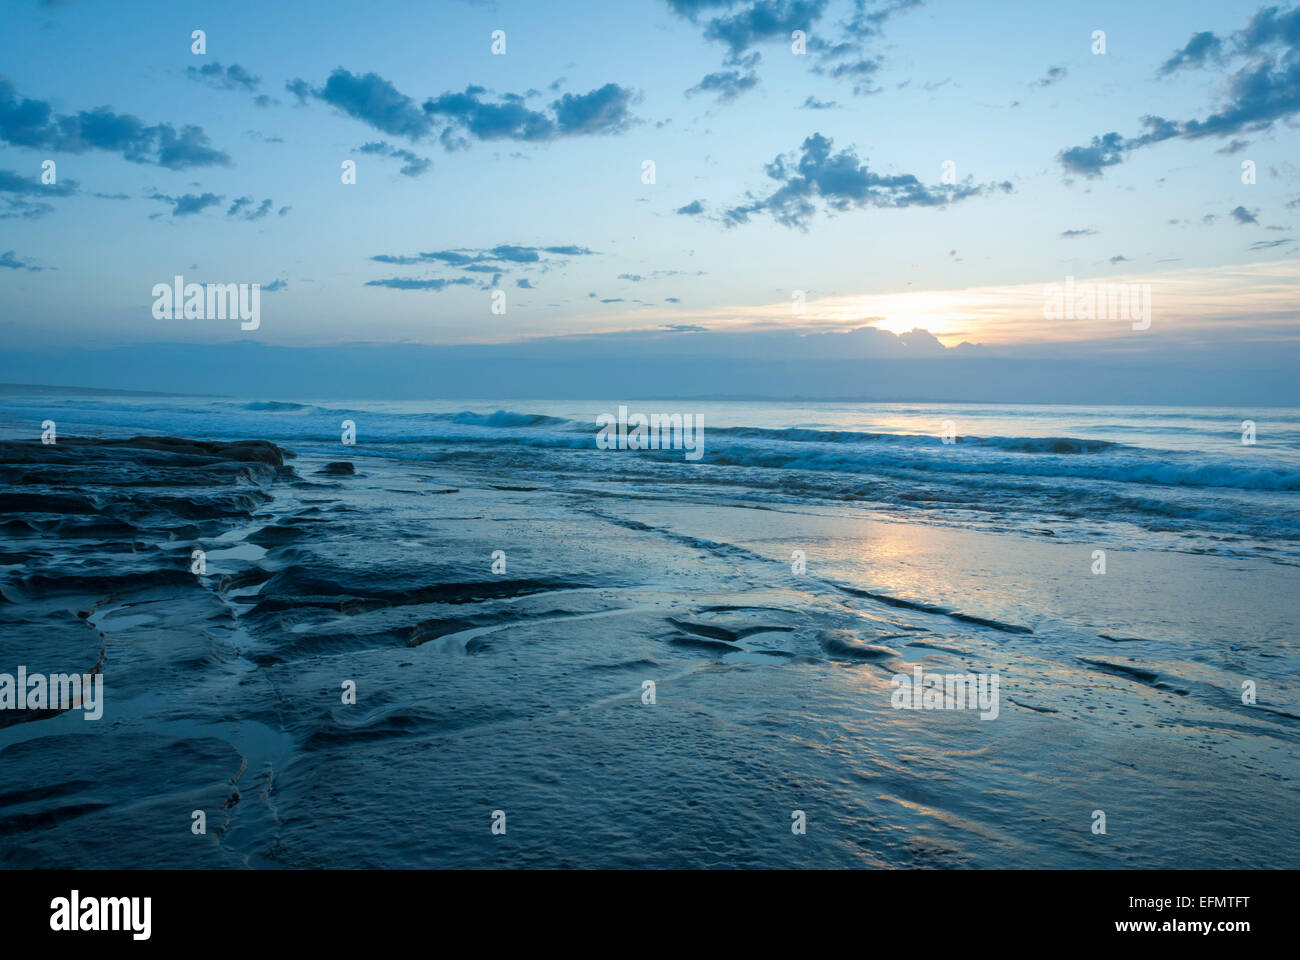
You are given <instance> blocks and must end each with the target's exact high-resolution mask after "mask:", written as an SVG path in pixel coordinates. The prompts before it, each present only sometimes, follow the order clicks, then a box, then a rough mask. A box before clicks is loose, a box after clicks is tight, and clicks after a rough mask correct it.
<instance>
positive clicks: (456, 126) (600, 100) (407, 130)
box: [285, 67, 634, 176]
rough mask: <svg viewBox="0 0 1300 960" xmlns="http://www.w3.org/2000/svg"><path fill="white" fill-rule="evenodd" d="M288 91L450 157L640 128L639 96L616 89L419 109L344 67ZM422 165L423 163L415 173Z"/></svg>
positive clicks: (371, 77)
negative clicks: (501, 144) (500, 143)
mask: <svg viewBox="0 0 1300 960" xmlns="http://www.w3.org/2000/svg"><path fill="white" fill-rule="evenodd" d="M285 89H287V90H288V91H289V92H290V93H292V94H293V95H294V96H295V97H297V98H298V102H299V103H305V102H306V101H307V99H308V98H309V97H313V98H316V99H319V100H323V101H325V102H326V103H329V104H331V105H332V106H334V107H336V108H338V109H339V110H341V111H343V112H344V113H346V114H347V115H348V116H350V117H353V118H355V119H357V120H360V121H361V122H363V123H365V124H368V125H369V126H371V127H374V128H375V129H376V130H380V131H382V132H384V133H388V134H391V135H393V136H399V137H405V138H406V139H408V140H410V141H412V142H415V141H417V140H421V139H423V138H424V137H431V136H437V137H438V139H439V141H440V142H441V143H442V146H443V147H444V148H445V149H447V150H456V149H459V148H462V147H466V146H468V145H469V144H470V142H471V141H474V140H480V141H483V140H518V141H523V142H545V141H549V140H556V139H559V138H561V137H570V136H584V135H595V134H615V133H622V132H623V131H624V130H626V129H627V128H628V127H629V126H631V124H632V123H633V122H634V119H633V117H632V115H631V113H630V110H629V107H630V106H631V103H632V101H633V93H632V91H631V90H628V89H626V88H624V87H621V86H619V85H618V84H617V83H607V84H605V85H604V86H603V87H598V88H596V89H595V90H592V91H590V92H588V93H583V94H573V93H566V94H564V95H563V96H561V97H560V98H559V99H557V100H553V101H551V103H550V104H549V106H548V107H547V108H546V109H542V110H536V109H533V108H532V107H529V106H528V105H527V101H528V98H529V97H532V96H536V95H537V91H535V90H530V91H528V93H526V94H517V93H505V94H502V95H500V96H499V97H494V96H490V95H489V91H488V90H487V88H486V87H481V86H474V85H471V86H467V87H466V88H465V89H464V91H462V92H460V93H456V92H447V93H443V94H441V95H439V96H436V97H429V98H428V99H426V100H425V101H424V103H422V104H417V103H416V101H415V100H414V99H413V98H411V97H409V96H407V95H406V94H404V93H402V92H401V91H400V90H398V89H397V88H396V87H395V86H393V84H392V83H390V82H389V81H387V80H385V79H384V78H383V77H381V76H379V75H378V74H377V73H367V74H365V75H357V74H353V73H351V72H350V71H348V70H345V69H344V68H342V67H339V68H337V69H336V70H335V71H334V72H333V73H331V74H330V76H329V79H327V80H326V81H325V85H324V86H323V87H312V86H311V85H309V84H308V83H307V82H306V81H305V80H291V81H290V82H289V83H287V84H286V85H285ZM412 156H413V155H412ZM420 162H421V161H419V159H418V158H417V160H416V161H415V163H414V166H418V165H419V163H420ZM411 166H412V164H411V162H410V161H408V167H411ZM414 175H415V174H408V176H414Z"/></svg>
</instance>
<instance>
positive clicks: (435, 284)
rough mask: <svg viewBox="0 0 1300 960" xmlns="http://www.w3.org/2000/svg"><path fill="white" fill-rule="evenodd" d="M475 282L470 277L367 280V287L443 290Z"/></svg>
mask: <svg viewBox="0 0 1300 960" xmlns="http://www.w3.org/2000/svg"><path fill="white" fill-rule="evenodd" d="M475 282H476V281H474V280H473V279H471V278H470V277H455V278H453V279H450V280H447V279H443V278H441V277H435V278H434V279H432V280H412V279H410V278H407V277H391V278H389V279H387V280H367V281H366V286H367V287H387V288H388V289H390V290H435V291H436V290H443V289H445V288H447V287H455V286H465V285H468V284H473V283H475Z"/></svg>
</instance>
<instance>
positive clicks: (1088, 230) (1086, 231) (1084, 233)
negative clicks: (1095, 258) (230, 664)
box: [1061, 227, 1097, 240]
mask: <svg viewBox="0 0 1300 960" xmlns="http://www.w3.org/2000/svg"><path fill="white" fill-rule="evenodd" d="M1096 232H1097V231H1096V230H1094V229H1092V227H1084V228H1082V229H1080V230H1062V231H1061V239H1062V240H1075V239H1077V238H1079V237H1091V236H1093V235H1094V234H1095V233H1096Z"/></svg>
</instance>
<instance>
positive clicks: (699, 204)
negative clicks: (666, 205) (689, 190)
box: [674, 200, 704, 217]
mask: <svg viewBox="0 0 1300 960" xmlns="http://www.w3.org/2000/svg"><path fill="white" fill-rule="evenodd" d="M703 212H704V201H703V200H692V201H691V202H690V203H688V204H686V206H684V207H678V208H677V209H676V210H675V211H674V213H680V214H682V215H684V216H687V217H695V216H699V215H700V214H702V213H703Z"/></svg>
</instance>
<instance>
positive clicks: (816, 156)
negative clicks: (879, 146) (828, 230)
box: [722, 133, 1011, 230]
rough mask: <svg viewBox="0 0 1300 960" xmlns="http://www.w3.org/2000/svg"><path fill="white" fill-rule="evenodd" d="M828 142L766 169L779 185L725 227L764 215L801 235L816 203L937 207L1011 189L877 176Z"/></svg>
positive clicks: (816, 138)
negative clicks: (929, 183) (836, 151)
mask: <svg viewBox="0 0 1300 960" xmlns="http://www.w3.org/2000/svg"><path fill="white" fill-rule="evenodd" d="M833 145H834V144H833V141H831V139H830V138H828V137H824V136H822V135H821V134H820V133H814V134H813V135H812V136H810V137H808V138H807V139H805V140H804V142H803V145H802V146H801V147H800V149H799V151H798V152H797V153H796V154H791V155H788V156H778V157H777V158H776V159H775V160H773V161H772V162H771V163H769V164H768V165H767V167H766V172H767V175H768V177H770V178H771V179H772V180H774V181H776V182H777V183H778V184H779V186H778V187H777V188H776V189H775V190H774V191H772V192H771V193H769V194H767V195H765V196H755V195H754V194H753V193H750V194H749V195H748V197H747V200H746V202H744V203H740V204H737V205H736V206H733V207H731V208H730V209H728V210H726V211H724V212H723V214H722V222H723V223H724V224H725V225H726V226H729V227H733V226H737V225H739V224H743V223H748V222H749V219H750V217H751V216H753V215H754V214H756V213H767V214H769V215H770V216H771V217H772V218H773V219H774V220H775V221H776V222H777V223H780V224H782V225H783V226H787V227H796V228H798V229H800V230H805V229H807V227H808V223H809V221H810V220H811V219H812V217H813V215H814V214H815V213H816V210H817V202H818V201H820V202H821V204H822V205H823V206H824V207H825V208H826V209H827V210H831V211H835V212H844V211H847V210H850V209H853V208H861V207H913V206H921V207H939V206H943V205H945V204H948V203H955V202H956V201H959V200H964V199H966V198H967V197H973V196H978V195H979V194H981V193H984V192H986V191H989V190H995V189H996V190H1001V191H1004V192H1010V190H1011V184H1010V183H1009V182H1003V183H1001V184H989V185H984V186H979V185H976V184H974V183H973V182H972V181H971V179H970V178H969V177H968V178H967V179H966V180H965V181H963V182H962V183H960V184H940V185H934V186H927V185H925V184H923V183H922V182H921V181H920V180H918V179H917V178H916V177H915V176H913V175H912V174H897V175H889V174H879V173H875V172H874V171H872V170H871V169H870V168H868V166H867V164H866V161H865V160H863V159H861V158H859V157H858V156H857V154H856V153H855V152H854V151H853V150H851V149H846V150H841V151H840V152H839V153H833V152H832V147H833Z"/></svg>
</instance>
